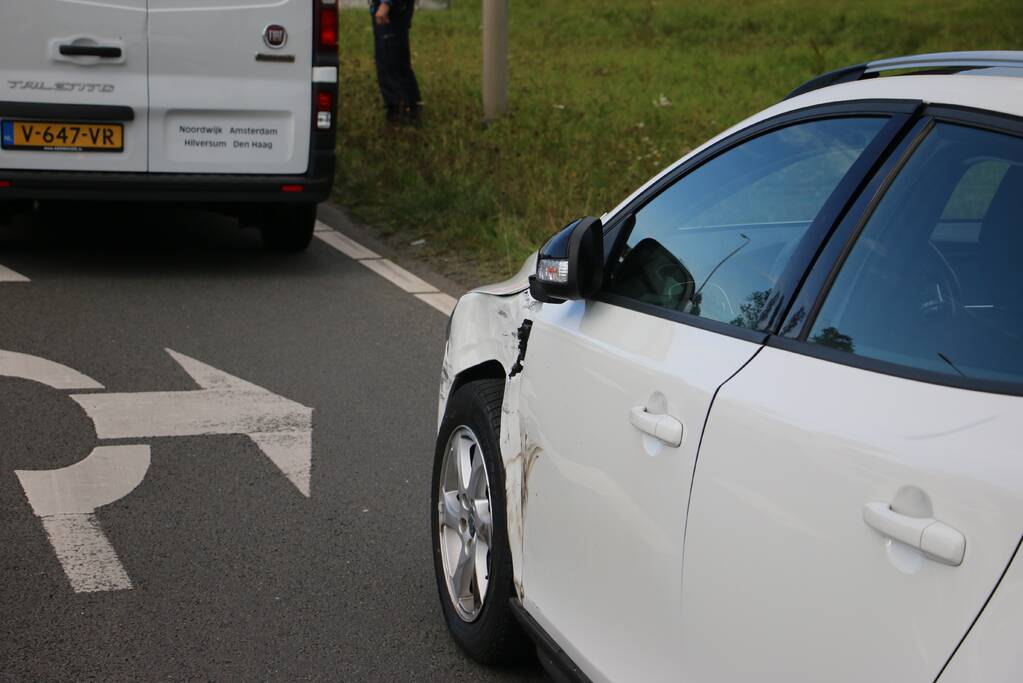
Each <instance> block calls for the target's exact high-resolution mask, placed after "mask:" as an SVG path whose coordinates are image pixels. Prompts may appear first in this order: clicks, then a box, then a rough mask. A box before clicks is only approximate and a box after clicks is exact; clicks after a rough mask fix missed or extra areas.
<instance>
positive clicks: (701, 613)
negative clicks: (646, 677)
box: [680, 109, 1023, 682]
mask: <svg viewBox="0 0 1023 683" xmlns="http://www.w3.org/2000/svg"><path fill="white" fill-rule="evenodd" d="M932 113H933V114H934V119H933V120H926V119H925V120H924V121H922V122H921V123H920V125H919V130H918V132H917V133H916V134H914V135H913V136H911V137H910V138H909V139H907V141H906V144H905V150H906V154H911V156H909V158H908V161H907V162H905V166H904V167H902V168H901V170H900V171H899V172H898V175H897V176H896V177H895V178H894V181H889V180H887V178H890V177H891V175H889V174H890V173H892V172H893V169H898V168H899V165H898V164H895V163H894V162H893V163H892V165H890V166H889V167H888V168H886V169H883V170H882V172H880V173H879V174H877V176H876V177H875V180H874V181H873V185H872V186H871V187H870V188H868V191H867V192H865V193H864V194H863V195H862V196H861V198H860V200H859V204H860V205H859V206H858V207H857V208H856V210H854V211H853V212H851V213H850V215H849V217H848V218H847V219H846V220H845V221H844V222H843V224H842V226H841V227H840V228H839V230H838V232H837V233H836V239H834V240H832V242H831V243H829V244H828V246H827V248H826V249H825V251H824V252H823V255H822V257H821V258H820V260H819V261H818V264H817V266H815V268H814V270H813V271H812V272H811V274H810V277H809V279H808V280H807V282H808V285H807V287H806V288H805V289H806V290H807V292H806V293H805V294H804V295H801V299H802V301H797V304H796V305H795V306H794V307H793V312H792V313H791V314H790V316H789V322H790V323H791V324H790V325H787V326H786V327H783V328H782V329H783V335H782V336H779V337H772V338H771V339H770V340H769V342H768V346H767V348H765V349H763V350H762V351H761V352H760V353H759V354H758V355H757V356H756V358H754V359H753V360H752V361H751V362H750V363H749V364H748V365H747V366H746V367H745V368H744V369H743V370H742V371H740V372H739V373H738V374H737V375H736V377H734V378H733V379H732V380H730V381H729V382H728V383H727V384H725V386H724V387H722V389H721V390H720V391H719V392H718V396H717V397H716V399H715V401H714V406H713V409H712V410H711V413H710V418H709V420H708V423H707V426H706V428H705V431H704V438H703V444H702V446H701V448H700V453H699V461H698V463H697V466H696V474H695V478H694V483H693V495H692V500H691V503H690V509H689V521H688V526H687V530H686V547H685V568H684V572H683V587H682V604H683V606H684V609H683V618H684V622H683V629H682V637H681V639H680V647H681V650H682V657H681V661H682V669H681V671H682V676H681V677H682V678H685V679H687V680H688V679H692V680H744V679H753V678H755V679H758V680H769V681H800V680H805V681H821V680H827V681H850V682H852V681H870V680H874V681H878V680H886V681H904V682H912V681H920V682H930V681H933V680H935V678H936V677H937V676H938V675H939V673H940V672H941V671H942V668H943V667H944V666H945V664H946V662H947V661H948V659H949V657H950V656H951V655H952V653H953V652H954V651H955V649H956V647H957V645H958V644H959V642H960V641H961V639H962V638H963V637H964V635H965V634H966V632H967V631H968V630H969V628H970V626H971V624H972V623H973V622H974V620H975V619H976V618H977V615H978V614H979V613H980V611H981V609H983V607H984V604H985V601H986V600H987V599H988V597H989V596H990V594H991V592H992V590H993V589H994V588H995V586H996V585H997V583H998V581H999V579H1000V577H1001V576H1002V574H1003V572H1004V571H1005V569H1006V566H1007V565H1008V563H1009V561H1010V559H1011V558H1012V556H1013V554H1014V553H1015V552H1016V549H1017V547H1018V544H1019V542H1020V538H1021V536H1023V457H1021V456H1023V447H1021V446H1020V439H1019V426H1020V424H1021V422H1023V398H1021V395H1023V354H1021V350H1023V307H1021V305H1020V302H1021V301H1023V283H1021V280H1020V278H1019V271H1020V266H1021V263H1020V254H1021V253H1023V222H1021V219H1020V216H1023V137H1020V135H1021V134H1023V128H1021V127H1020V126H1019V125H1018V124H1017V123H1013V122H1010V121H1007V120H1003V119H998V118H996V117H993V116H976V117H975V116H974V115H970V114H964V113H963V112H961V111H950V110H949V111H942V110H940V109H935V110H932ZM974 122H976V123H978V124H979V125H978V127H976V128H974V127H972V125H971V124H972V123H974ZM981 126H982V127H981ZM1012 133H1016V135H1013V134H1012ZM900 163H901V161H900ZM889 182H890V186H889ZM882 195H883V196H882ZM879 196H881V198H880V200H879V201H878V199H877V197H879ZM873 207H876V208H873ZM864 216H865V217H864ZM845 254H847V256H846V255H845ZM829 283H830V284H829ZM822 290H823V292H824V295H823V296H818V294H819V293H820V292H821V291H822ZM1018 673H1019V672H1017V674H1018Z"/></svg>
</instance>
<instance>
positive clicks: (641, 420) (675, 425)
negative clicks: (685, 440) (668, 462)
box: [629, 406, 682, 448]
mask: <svg viewBox="0 0 1023 683" xmlns="http://www.w3.org/2000/svg"><path fill="white" fill-rule="evenodd" d="M629 422H631V423H632V426H633V427H635V428H636V429H638V430H639V431H641V432H643V433H644V434H649V435H650V436H652V437H654V438H655V439H659V440H660V441H663V442H664V443H666V444H668V445H669V446H674V447H675V448H678V447H679V446H681V445H682V423H681V422H679V421H678V420H676V419H675V418H673V417H672V416H671V415H655V414H654V413H651V412H648V411H647V409H646V408H645V407H644V406H637V407H635V408H633V409H632V411H631V412H630V413H629Z"/></svg>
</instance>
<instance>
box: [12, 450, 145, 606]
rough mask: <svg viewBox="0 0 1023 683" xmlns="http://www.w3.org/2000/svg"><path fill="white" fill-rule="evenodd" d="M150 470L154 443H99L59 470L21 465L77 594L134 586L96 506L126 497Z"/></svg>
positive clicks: (30, 496) (34, 506) (35, 507)
mask: <svg viewBox="0 0 1023 683" xmlns="http://www.w3.org/2000/svg"><path fill="white" fill-rule="evenodd" d="M148 470H149V446H99V447H97V448H95V449H93V451H92V453H90V454H89V455H88V456H87V457H86V458H85V459H84V460H82V461H80V462H77V463H75V464H74V465H70V466H68V467H63V468H61V469H57V470H38V471H37V470H15V472H14V473H15V474H16V475H18V480H19V481H20V482H21V487H22V488H23V489H24V490H25V496H26V497H27V498H28V502H29V504H30V505H31V506H32V511H33V512H34V513H35V514H36V516H38V517H40V518H41V519H42V522H43V528H44V529H45V530H46V535H47V536H48V537H49V539H50V545H52V546H53V551H54V552H55V553H56V555H57V559H58V560H59V561H60V564H61V566H62V567H63V568H64V573H65V574H66V575H67V577H68V580H69V581H70V582H71V588H72V590H74V591H75V592H76V593H88V592H95V591H112V590H126V589H129V588H131V579H129V578H128V574H127V572H125V570H124V566H123V565H122V564H121V561H120V560H119V559H118V557H117V553H116V552H115V551H114V548H113V546H112V545H110V541H108V540H107V537H106V535H105V534H104V533H103V529H102V528H101V527H100V524H99V520H98V519H97V518H96V515H95V514H94V513H95V511H96V508H99V507H102V506H104V505H109V504H110V503H112V502H114V501H117V500H120V499H121V498H124V497H125V496H127V495H128V494H129V493H131V492H132V491H134V490H135V488H136V487H137V486H138V485H139V484H141V483H142V479H143V478H144V477H145V476H146V472H147V471H148Z"/></svg>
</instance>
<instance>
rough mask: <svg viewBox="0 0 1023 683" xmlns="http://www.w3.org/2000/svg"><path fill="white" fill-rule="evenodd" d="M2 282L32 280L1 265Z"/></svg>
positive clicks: (0, 279) (0, 275) (0, 276)
mask: <svg viewBox="0 0 1023 683" xmlns="http://www.w3.org/2000/svg"><path fill="white" fill-rule="evenodd" d="M0 282H31V280H29V279H28V278H27V277H25V276H24V275H22V274H21V273H16V272H14V271H13V270H11V269H10V268H8V267H7V266H3V265H0Z"/></svg>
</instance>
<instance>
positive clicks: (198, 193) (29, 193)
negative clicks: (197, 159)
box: [0, 153, 334, 204]
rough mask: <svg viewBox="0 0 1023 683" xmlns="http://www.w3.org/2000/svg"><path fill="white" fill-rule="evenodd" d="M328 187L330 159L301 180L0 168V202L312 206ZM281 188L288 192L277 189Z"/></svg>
mask: <svg viewBox="0 0 1023 683" xmlns="http://www.w3.org/2000/svg"><path fill="white" fill-rule="evenodd" d="M315 156H317V157H319V156H320V155H319V154H316V155H315ZM5 181H6V182H5ZM333 182H334V156H333V154H331V153H328V154H324V155H322V157H321V158H318V159H316V158H314V164H313V172H312V173H307V174H304V175H227V174H208V173H202V174H199V173H195V174H192V173H99V172H94V171H88V172H78V171H19V170H8V169H2V168H0V202H4V201H6V200H25V199H30V200H31V199H64V200H85V201H129V202H170V203H177V202H180V203H189V204H193V203H200V204H222V203H281V202H287V203H293V204H301V203H318V202H322V201H324V200H326V199H327V198H328V197H329V196H330V191H331V187H332V185H333ZM285 187H286V188H287V189H288V190H289V191H285V190H284V189H282V188H285ZM298 188H301V191H299V190H298Z"/></svg>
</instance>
